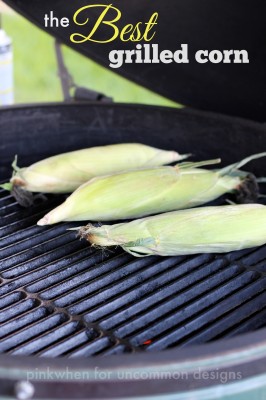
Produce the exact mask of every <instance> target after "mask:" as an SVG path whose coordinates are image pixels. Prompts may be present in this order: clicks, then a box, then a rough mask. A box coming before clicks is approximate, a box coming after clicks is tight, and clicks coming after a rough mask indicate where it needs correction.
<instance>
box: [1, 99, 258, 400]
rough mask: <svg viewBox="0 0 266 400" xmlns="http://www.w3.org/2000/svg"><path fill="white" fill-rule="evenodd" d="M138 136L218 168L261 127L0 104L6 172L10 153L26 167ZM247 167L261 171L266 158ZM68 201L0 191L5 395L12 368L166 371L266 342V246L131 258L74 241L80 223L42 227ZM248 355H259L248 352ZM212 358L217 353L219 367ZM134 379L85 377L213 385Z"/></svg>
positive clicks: (248, 149) (219, 119) (147, 390)
mask: <svg viewBox="0 0 266 400" xmlns="http://www.w3.org/2000/svg"><path fill="white" fill-rule="evenodd" d="M133 141H136V142H142V143H145V144H149V145H152V146H157V147H161V148H165V149H172V148H175V149H177V150H178V151H179V152H181V153H188V152H192V153H194V154H195V156H196V158H197V159H208V158H215V157H221V158H222V160H223V165H226V164H228V163H232V162H235V161H237V160H240V159H242V158H244V157H245V156H247V155H249V154H252V153H256V152H261V151H263V150H265V148H266V135H265V126H264V125H262V124H259V123H253V122H250V121H245V120H241V119H236V118H229V117H224V116H220V115H216V114H211V113H202V112H197V111H193V110H175V109H167V108H159V107H143V106H130V105H128V106H126V105H123V106H122V105H100V106H99V105H97V104H94V105H93V104H92V105H86V104H77V105H62V104H54V105H49V106H48V105H41V106H34V107H21V108H9V109H3V110H1V111H0V146H1V147H0V149H1V152H0V153H1V158H0V167H1V168H0V171H1V172H0V173H1V178H0V179H1V180H2V181H5V180H6V179H7V178H8V177H9V176H10V172H11V168H10V165H11V162H12V161H13V158H14V156H15V154H18V161H19V165H20V166H27V165H30V164H31V163H33V162H35V161H37V160H40V159H43V158H45V157H47V156H50V155H54V154H58V153H62V152H65V151H70V150H74V149H79V148H84V147H87V146H88V147H89V146H95V145H103V144H110V143H119V142H133ZM248 168H249V170H250V171H251V172H253V173H254V174H256V175H257V176H263V174H265V172H264V171H265V160H263V159H261V160H258V161H256V162H253V163H251V164H250V166H249V167H248ZM261 189H262V191H263V189H264V188H263V186H262V188H261ZM62 200H63V196H53V195H49V196H47V200H46V201H43V202H40V203H39V204H37V205H35V206H33V207H32V208H28V209H24V208H21V207H20V206H19V205H18V204H17V203H16V201H15V200H14V198H12V196H10V195H9V194H8V192H6V191H4V190H2V191H1V192H0V215H1V220H0V221H1V222H0V260H1V261H0V277H1V282H0V324H1V325H0V353H1V354H2V356H0V360H1V357H2V363H3V365H5V373H7V374H8V379H7V380H6V379H5V380H4V381H2V387H3V388H5V390H6V393H11V391H12V390H13V381H14V379H13V378H11V375H12V374H11V375H10V370H12V368H13V367H14V365H16V366H18V365H20V366H21V371H22V372H21V373H22V375H23V374H24V375H23V376H24V378H25V374H26V372H27V371H31V372H32V373H33V372H34V371H35V373H36V371H37V369H41V368H47V366H49V365H52V367H53V368H54V369H58V368H59V369H60V368H61V369H62V368H63V366H65V365H69V366H70V367H71V368H76V369H78V368H83V369H84V368H89V369H90V370H91V371H95V370H94V369H93V368H95V366H99V365H101V368H104V366H107V368H109V370H110V371H112V373H113V372H114V371H117V369H118V368H121V370H126V369H127V368H128V367H131V368H133V367H136V366H138V365H146V368H147V369H148V368H151V366H153V367H154V366H164V367H165V366H167V368H170V370H171V365H173V363H177V362H180V363H181V364H182V361H184V362H185V361H188V360H192V359H193V357H194V356H197V360H198V361H197V362H199V363H200V362H202V360H203V359H204V357H205V356H206V355H208V357H210V360H212V358H211V357H212V353H216V352H218V353H219V352H220V357H221V359H222V358H223V356H224V355H225V354H232V355H233V354H235V352H239V354H241V349H242V348H241V346H244V347H245V348H246V347H247V346H249V347H250V349H251V350H250V351H251V352H252V351H255V350H256V351H257V350H258V348H259V346H263V345H264V344H263V340H264V335H265V328H264V327H265V325H266V307H265V304H266V294H265V287H266V277H265V272H266V265H265V259H266V246H263V247H259V248H255V249H249V250H245V251H240V252H233V253H228V254H215V255H213V254H205V255H202V254H199V255H196V256H189V257H185V256H184V257H166V258H162V257H147V258H140V259H136V258H134V257H132V256H130V255H129V254H126V253H124V252H123V251H122V250H119V249H111V250H110V251H109V250H108V251H102V250H97V249H92V248H90V247H89V246H88V244H87V243H86V242H85V241H78V240H77V239H76V237H75V233H74V232H73V231H67V228H69V227H73V226H77V224H75V223H71V224H60V225H57V226H52V227H49V228H41V227H37V226H36V222H37V220H38V219H39V218H40V217H41V216H42V215H44V213H46V212H47V211H48V210H49V209H51V208H53V207H54V206H56V205H57V204H59V203H60V202H62ZM222 201H224V199H220V200H219V201H218V203H217V204H219V203H221V202H222ZM263 328H264V329H263ZM258 329H259V331H258V332H254V331H256V330H258ZM251 332H253V333H251ZM247 333H249V334H248V335H243V334H247ZM235 336H237V337H236V339H230V338H232V337H235ZM209 342H213V343H209ZM205 343H209V344H207V345H206V344H205ZM183 347H185V349H184V350H182V348H183ZM167 349H168V350H167ZM162 350H165V351H162ZM250 354H251V353H250ZM204 355H205V356H204ZM91 356H97V357H95V358H94V359H91ZM264 356H265V352H263V351H261V352H260V357H261V358H262V359H263V357H264ZM213 357H214V354H213ZM56 358H58V360H55V359H56ZM102 359H105V360H106V361H102ZM214 359H215V357H214ZM214 359H213V360H214ZM240 359H241V357H240ZM66 360H67V361H66ZM85 360H86V361H85ZM99 360H100V361H99ZM197 362H196V361H194V364H193V365H194V367H195V368H196V366H197ZM246 362H249V363H252V362H253V360H252V357H251V356H250V358H249V360H248V361H247V360H246ZM181 364H180V365H181ZM217 365H218V364H217V361H216V363H215V361H212V363H211V367H212V368H216V367H217ZM223 365H224V364H223ZM265 365H266V364H265V359H263V360H262V361H261V364H260V362H257V363H256V368H255V367H254V368H253V367H252V368H250V365H249V368H246V367H245V362H244V361H243V362H242V363H241V368H242V369H241V371H242V378H244V377H245V376H248V375H250V374H251V375H252V374H255V373H256V372H257V370H258V369H259V368H261V372H265V371H264V367H265ZM25 366H27V369H25ZM148 366H149V367H148ZM23 368H24V369H23ZM136 368H137V367H136ZM179 368H181V367H179ZM224 368H229V367H228V366H227V365H224ZM231 368H232V367H231ZM239 368H240V367H239ZM245 368H246V369H245ZM265 369H266V368H265ZM7 371H9V373H8V372H7ZM245 371H246V372H245ZM37 372H38V371H37ZM245 374H246V375H245ZM37 375H38V374H37ZM0 376H2V377H3V376H4V375H3V374H2V375H0ZM30 376H33V375H30ZM35 380H36V382H37V383H38V384H37V398H38V397H39V398H42V396H43V397H44V395H47V391H46V389H44V386H42V385H43V383H42V381H43V379H41V378H40V379H39V377H38V376H37V377H36V378H35ZM62 380H64V379H61V381H62ZM55 381H57V382H59V381H60V379H59V378H54V379H53V380H50V381H49V382H48V383H47V382H46V384H47V385H46V386H45V387H46V388H50V389H49V390H51V393H52V392H53V390H54V389H53V384H54V382H55ZM111 381H112V382H111ZM129 381H130V382H127V386H126V387H127V390H128V392H125V385H123V383H124V380H123V379H121V380H119V381H118V382H116V385H115V384H114V382H115V378H114V380H110V379H102V380H100V381H99V382H100V383H99V382H98V383H97V382H95V376H94V377H92V380H90V379H87V382H86V383H87V385H90V390H91V392H90V393H91V394H90V395H91V397H90V398H101V396H104V393H105V396H106V398H107V397H108V396H109V397H110V398H119V397H121V398H122V397H123V396H125V393H127V394H128V396H133V395H135V394H139V395H144V394H146V395H147V394H153V393H154V394H158V393H163V392H168V391H172V392H173V391H174V390H179V391H180V390H189V389H193V388H194V389H196V388H197V387H199V386H201V385H203V386H204V384H206V382H204V381H202V382H201V381H196V382H195V380H193V379H192V380H191V379H190V378H189V379H187V380H186V381H182V382H180V380H177V381H171V383H169V382H167V380H165V381H164V380H162V381H161V385H160V387H158V385H159V383H156V382H155V381H154V379H153V380H152V379H151V380H150V381H149V379H148V381H149V384H147V383H146V384H145V383H144V382H142V381H140V382H137V380H136V379H135V380H134V379H132V380H130V379H129ZM216 383H217V381H215V380H212V381H211V382H210V381H208V384H210V385H215V384H216ZM112 384H113V385H114V386H113V387H112V390H110V391H109V390H108V387H109V386H110V385H111V386H112ZM49 385H50V386H49ZM76 385H78V386H79V390H80V393H81V394H82V393H86V396H88V392H87V391H86V390H87V385H86V384H84V382H83V383H75V384H74V383H73V382H72V383H71V384H70V383H68V384H67V385H66V387H65V388H67V387H68V386H69V389H68V390H67V391H65V390H63V389H62V390H63V391H61V392H60V391H59V392H60V393H59V392H58V393H57V395H56V396H57V397H58V398H60V396H61V395H62V398H71V396H74V394H73V393H74V392H73V391H75V390H76V389H73V388H76ZM82 385H83V386H82ZM84 385H85V386H84ZM97 385H98V386H97ZM108 385H109V386H108ZM57 387H60V386H57ZM71 388H72V389H71ZM82 388H83V389H82ZM47 390H48V389H47ZM72 390H73V391H72ZM82 390H83V391H84V392H82ZM48 394H49V393H48ZM97 396H98V397H97ZM87 398H88V397H87ZM123 398H125V397H123Z"/></svg>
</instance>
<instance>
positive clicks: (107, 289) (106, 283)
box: [55, 253, 152, 307]
mask: <svg viewBox="0 0 266 400" xmlns="http://www.w3.org/2000/svg"><path fill="white" fill-rule="evenodd" d="M151 263H152V260H148V259H139V260H137V261H132V257H131V256H128V255H127V254H125V253H122V254H121V255H119V256H118V257H115V258H113V259H112V260H110V263H103V265H102V268H101V265H100V266H98V267H97V268H96V269H95V268H94V270H93V271H86V272H85V273H84V274H82V276H81V279H80V280H79V279H78V278H79V277H77V279H76V281H75V280H73V282H72V283H73V284H76V285H79V282H81V281H82V285H81V287H79V290H80V294H82V297H86V298H87V300H88V296H89V298H90V301H91V302H93V304H94V303H95V302H96V303H97V300H99V301H100V302H104V301H105V299H106V297H105V295H107V296H108V294H110V295H113V294H116V295H117V294H118V285H120V286H121V285H122V290H124V289H125V288H127V289H128V279H130V278H132V277H135V279H136V280H137V283H139V281H141V275H139V274H140V273H141V272H140V271H142V270H147V269H148V267H149V266H150V264H151ZM99 267H100V270H99ZM110 268H111V271H110ZM99 273H100V274H101V275H100V276H101V279H100V280H99V279H96V278H97V277H98V276H99ZM72 283H70V282H66V285H65V289H68V288H69V287H70V288H72ZM81 289H82V292H81ZM72 293H73V292H70V293H67V295H65V296H63V297H59V298H58V299H56V300H55V304H56V305H57V306H66V304H67V303H66V300H67V302H69V300H70V297H71V295H72ZM99 297H100V298H99ZM77 304H80V303H77ZM71 307H75V305H74V306H73V299H72V302H71Z"/></svg>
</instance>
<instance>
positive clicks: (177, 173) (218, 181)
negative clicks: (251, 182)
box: [38, 153, 266, 225]
mask: <svg viewBox="0 0 266 400" xmlns="http://www.w3.org/2000/svg"><path fill="white" fill-rule="evenodd" d="M262 155H266V153H261V154H260V156H262ZM252 157H254V158H257V157H258V155H255V156H252ZM252 157H251V158H250V157H248V158H247V159H245V160H243V161H241V166H242V165H243V164H244V163H245V161H246V162H248V161H250V160H251V159H252ZM217 161H218V162H219V161H220V160H211V161H207V162H206V161H205V162H200V163H187V162H185V163H181V164H179V165H177V166H175V167H160V168H153V169H143V170H138V171H131V172H125V173H120V174H116V175H111V176H105V177H100V178H95V179H92V180H90V181H89V182H87V183H86V184H84V185H82V186H81V187H80V188H79V189H77V190H76V191H75V192H74V193H73V194H72V195H71V196H70V197H69V198H68V199H67V200H66V201H65V202H64V203H63V204H61V205H60V206H59V207H57V208H55V209H54V210H52V211H51V212H49V213H48V214H47V215H46V216H45V217H44V218H42V219H41V220H40V221H39V222H38V225H50V224H54V223H57V222H60V221H84V220H91V221H114V220H118V219H133V218H139V217H142V216H146V215H152V214H158V213H162V212H167V211H173V210H178V209H184V208H191V207H195V206H198V205H201V204H204V203H207V202H209V201H211V200H214V199H216V198H218V197H220V196H221V195H223V194H224V193H227V192H232V191H234V190H236V189H238V188H240V187H241V186H242V185H243V184H244V182H245V179H246V178H247V176H248V173H246V172H242V171H239V170H238V169H237V168H238V166H239V164H233V165H231V166H228V167H226V168H223V169H221V170H214V171H211V170H206V169H202V168H196V167H200V166H203V165H204V164H210V163H215V162H217Z"/></svg>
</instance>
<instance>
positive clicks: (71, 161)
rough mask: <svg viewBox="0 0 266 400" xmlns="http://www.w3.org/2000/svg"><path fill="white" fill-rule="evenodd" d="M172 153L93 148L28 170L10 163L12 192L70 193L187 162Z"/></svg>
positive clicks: (150, 149) (120, 146)
mask: <svg viewBox="0 0 266 400" xmlns="http://www.w3.org/2000/svg"><path fill="white" fill-rule="evenodd" d="M187 156H188V155H180V154H178V153H177V152H175V151H165V150H160V149H157V148H154V147H150V146H146V145H143V144H139V143H125V144H115V145H109V146H99V147H92V148H88V149H83V150H77V151H72V152H69V153H64V154H59V155H57V156H53V157H50V158H47V159H45V160H42V161H39V162H37V163H35V164H33V165H31V166H30V167H27V168H18V167H17V166H16V161H15V162H14V163H13V165H12V166H13V169H14V174H13V176H12V178H11V180H10V183H11V186H7V185H6V184H5V185H3V186H2V187H3V188H5V189H12V187H14V186H15V187H18V186H19V187H21V188H22V189H23V190H27V191H30V192H43V193H71V192H73V191H74V190H75V189H77V188H78V187H79V186H80V185H82V184H83V183H84V182H87V181H88V180H89V179H91V178H93V177H95V176H101V175H106V174H112V173H116V172H119V171H124V170H130V169H136V168H147V167H156V166H160V165H164V164H170V163H173V162H175V161H178V160H182V159H184V158H186V157H187Z"/></svg>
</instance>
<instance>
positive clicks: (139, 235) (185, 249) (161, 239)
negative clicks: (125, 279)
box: [79, 204, 266, 257]
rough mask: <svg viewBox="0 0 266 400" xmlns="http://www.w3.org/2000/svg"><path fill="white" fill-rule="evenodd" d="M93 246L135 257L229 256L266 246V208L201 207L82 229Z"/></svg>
mask: <svg viewBox="0 0 266 400" xmlns="http://www.w3.org/2000/svg"><path fill="white" fill-rule="evenodd" d="M79 234H80V236H82V237H84V238H86V239H87V240H88V241H89V242H90V243H91V244H92V245H93V246H97V247H108V246H121V247H122V248H123V249H124V250H125V251H127V252H128V253H131V254H133V255H134V256H139V257H140V256H149V255H160V256H175V255H189V254H198V253H225V252H229V251H234V250H241V249H245V248H250V247H255V246H260V245H263V244H265V243H266V207H265V206H263V205H259V204H243V205H235V206H219V207H200V208H194V209H189V210H182V211H174V212H170V213H165V214H161V215H156V216H153V217H147V218H143V219H138V220H135V221H132V222H128V223H121V224H115V225H103V226H100V227H94V226H93V225H87V226H85V227H82V228H79Z"/></svg>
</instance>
